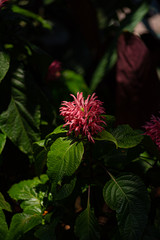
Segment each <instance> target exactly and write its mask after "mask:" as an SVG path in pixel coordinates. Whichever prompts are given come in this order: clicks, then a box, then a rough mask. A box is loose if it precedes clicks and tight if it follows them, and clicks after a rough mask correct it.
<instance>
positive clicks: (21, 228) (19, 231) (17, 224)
mask: <svg viewBox="0 0 160 240" xmlns="http://www.w3.org/2000/svg"><path fill="white" fill-rule="evenodd" d="M41 223H42V217H41V216H40V215H37V214H33V215H31V214H27V213H18V214H15V215H14V216H13V218H12V221H11V224H10V228H9V232H8V235H7V238H6V240H18V239H20V238H21V237H22V236H23V235H24V234H25V233H26V232H28V231H29V230H31V229H33V228H34V227H35V226H37V225H39V224H41Z"/></svg>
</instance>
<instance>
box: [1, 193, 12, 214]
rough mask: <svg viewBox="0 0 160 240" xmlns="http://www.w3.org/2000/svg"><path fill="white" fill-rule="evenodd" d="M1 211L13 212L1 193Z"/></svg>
mask: <svg viewBox="0 0 160 240" xmlns="http://www.w3.org/2000/svg"><path fill="white" fill-rule="evenodd" d="M0 209H4V210H7V211H9V212H11V211H12V210H11V206H10V204H9V203H8V202H6V200H5V199H4V197H3V195H2V193H1V192H0Z"/></svg>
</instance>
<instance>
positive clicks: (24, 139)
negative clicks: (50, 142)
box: [0, 68, 40, 155]
mask: <svg viewBox="0 0 160 240" xmlns="http://www.w3.org/2000/svg"><path fill="white" fill-rule="evenodd" d="M25 77H26V76H25V72H24V71H23V69H21V68H19V69H18V70H17V71H16V72H15V74H14V76H13V78H12V97H11V102H10V104H9V106H8V109H7V110H6V111H5V112H3V113H2V114H1V115H0V129H1V130H2V132H3V133H4V134H5V135H6V136H7V137H8V138H9V139H10V140H11V141H12V142H13V143H14V144H15V145H17V146H18V147H19V149H20V150H21V151H22V152H24V153H26V154H29V155H32V151H33V150H32V143H33V142H35V141H38V140H39V124H40V110H39V105H38V104H37V102H36V100H35V99H36V97H35V93H33V91H34V88H33V84H32V83H31V82H30V81H29V80H28V81H27V84H26V83H25ZM28 88H31V90H29V91H28ZM33 94H34V97H33Z"/></svg>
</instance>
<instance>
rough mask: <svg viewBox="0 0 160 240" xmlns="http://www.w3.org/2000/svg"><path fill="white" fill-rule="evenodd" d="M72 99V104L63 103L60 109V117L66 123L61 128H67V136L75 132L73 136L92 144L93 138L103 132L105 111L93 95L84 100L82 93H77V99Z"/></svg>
mask: <svg viewBox="0 0 160 240" xmlns="http://www.w3.org/2000/svg"><path fill="white" fill-rule="evenodd" d="M70 95H71V96H72V97H73V99H74V100H73V101H72V102H67V101H63V102H62V107H60V115H62V116H63V117H64V121H65V122H66V123H65V124H64V125H63V126H64V127H65V126H69V131H68V134H71V132H75V135H76V136H78V135H80V134H81V135H82V136H86V137H87V138H88V140H89V141H91V142H93V143H94V140H93V136H94V135H96V134H98V133H99V132H101V131H102V130H104V128H103V127H102V126H101V125H102V124H105V125H106V123H105V121H104V117H103V116H102V114H105V110H104V108H103V107H102V104H103V103H102V102H101V101H100V100H98V99H97V96H96V94H95V93H93V94H92V96H91V95H88V97H87V99H86V100H84V97H83V93H82V92H81V93H79V92H78V93H77V97H75V96H74V95H73V94H70Z"/></svg>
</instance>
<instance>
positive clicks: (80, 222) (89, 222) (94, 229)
mask: <svg viewBox="0 0 160 240" xmlns="http://www.w3.org/2000/svg"><path fill="white" fill-rule="evenodd" d="M74 231H75V234H76V236H77V237H78V238H79V240H98V239H100V233H99V227H98V222H97V219H96V217H95V215H94V212H93V210H91V209H90V207H89V206H87V208H86V209H85V210H84V211H83V212H81V213H80V215H79V216H78V217H77V219H76V223H75V229H74Z"/></svg>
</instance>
